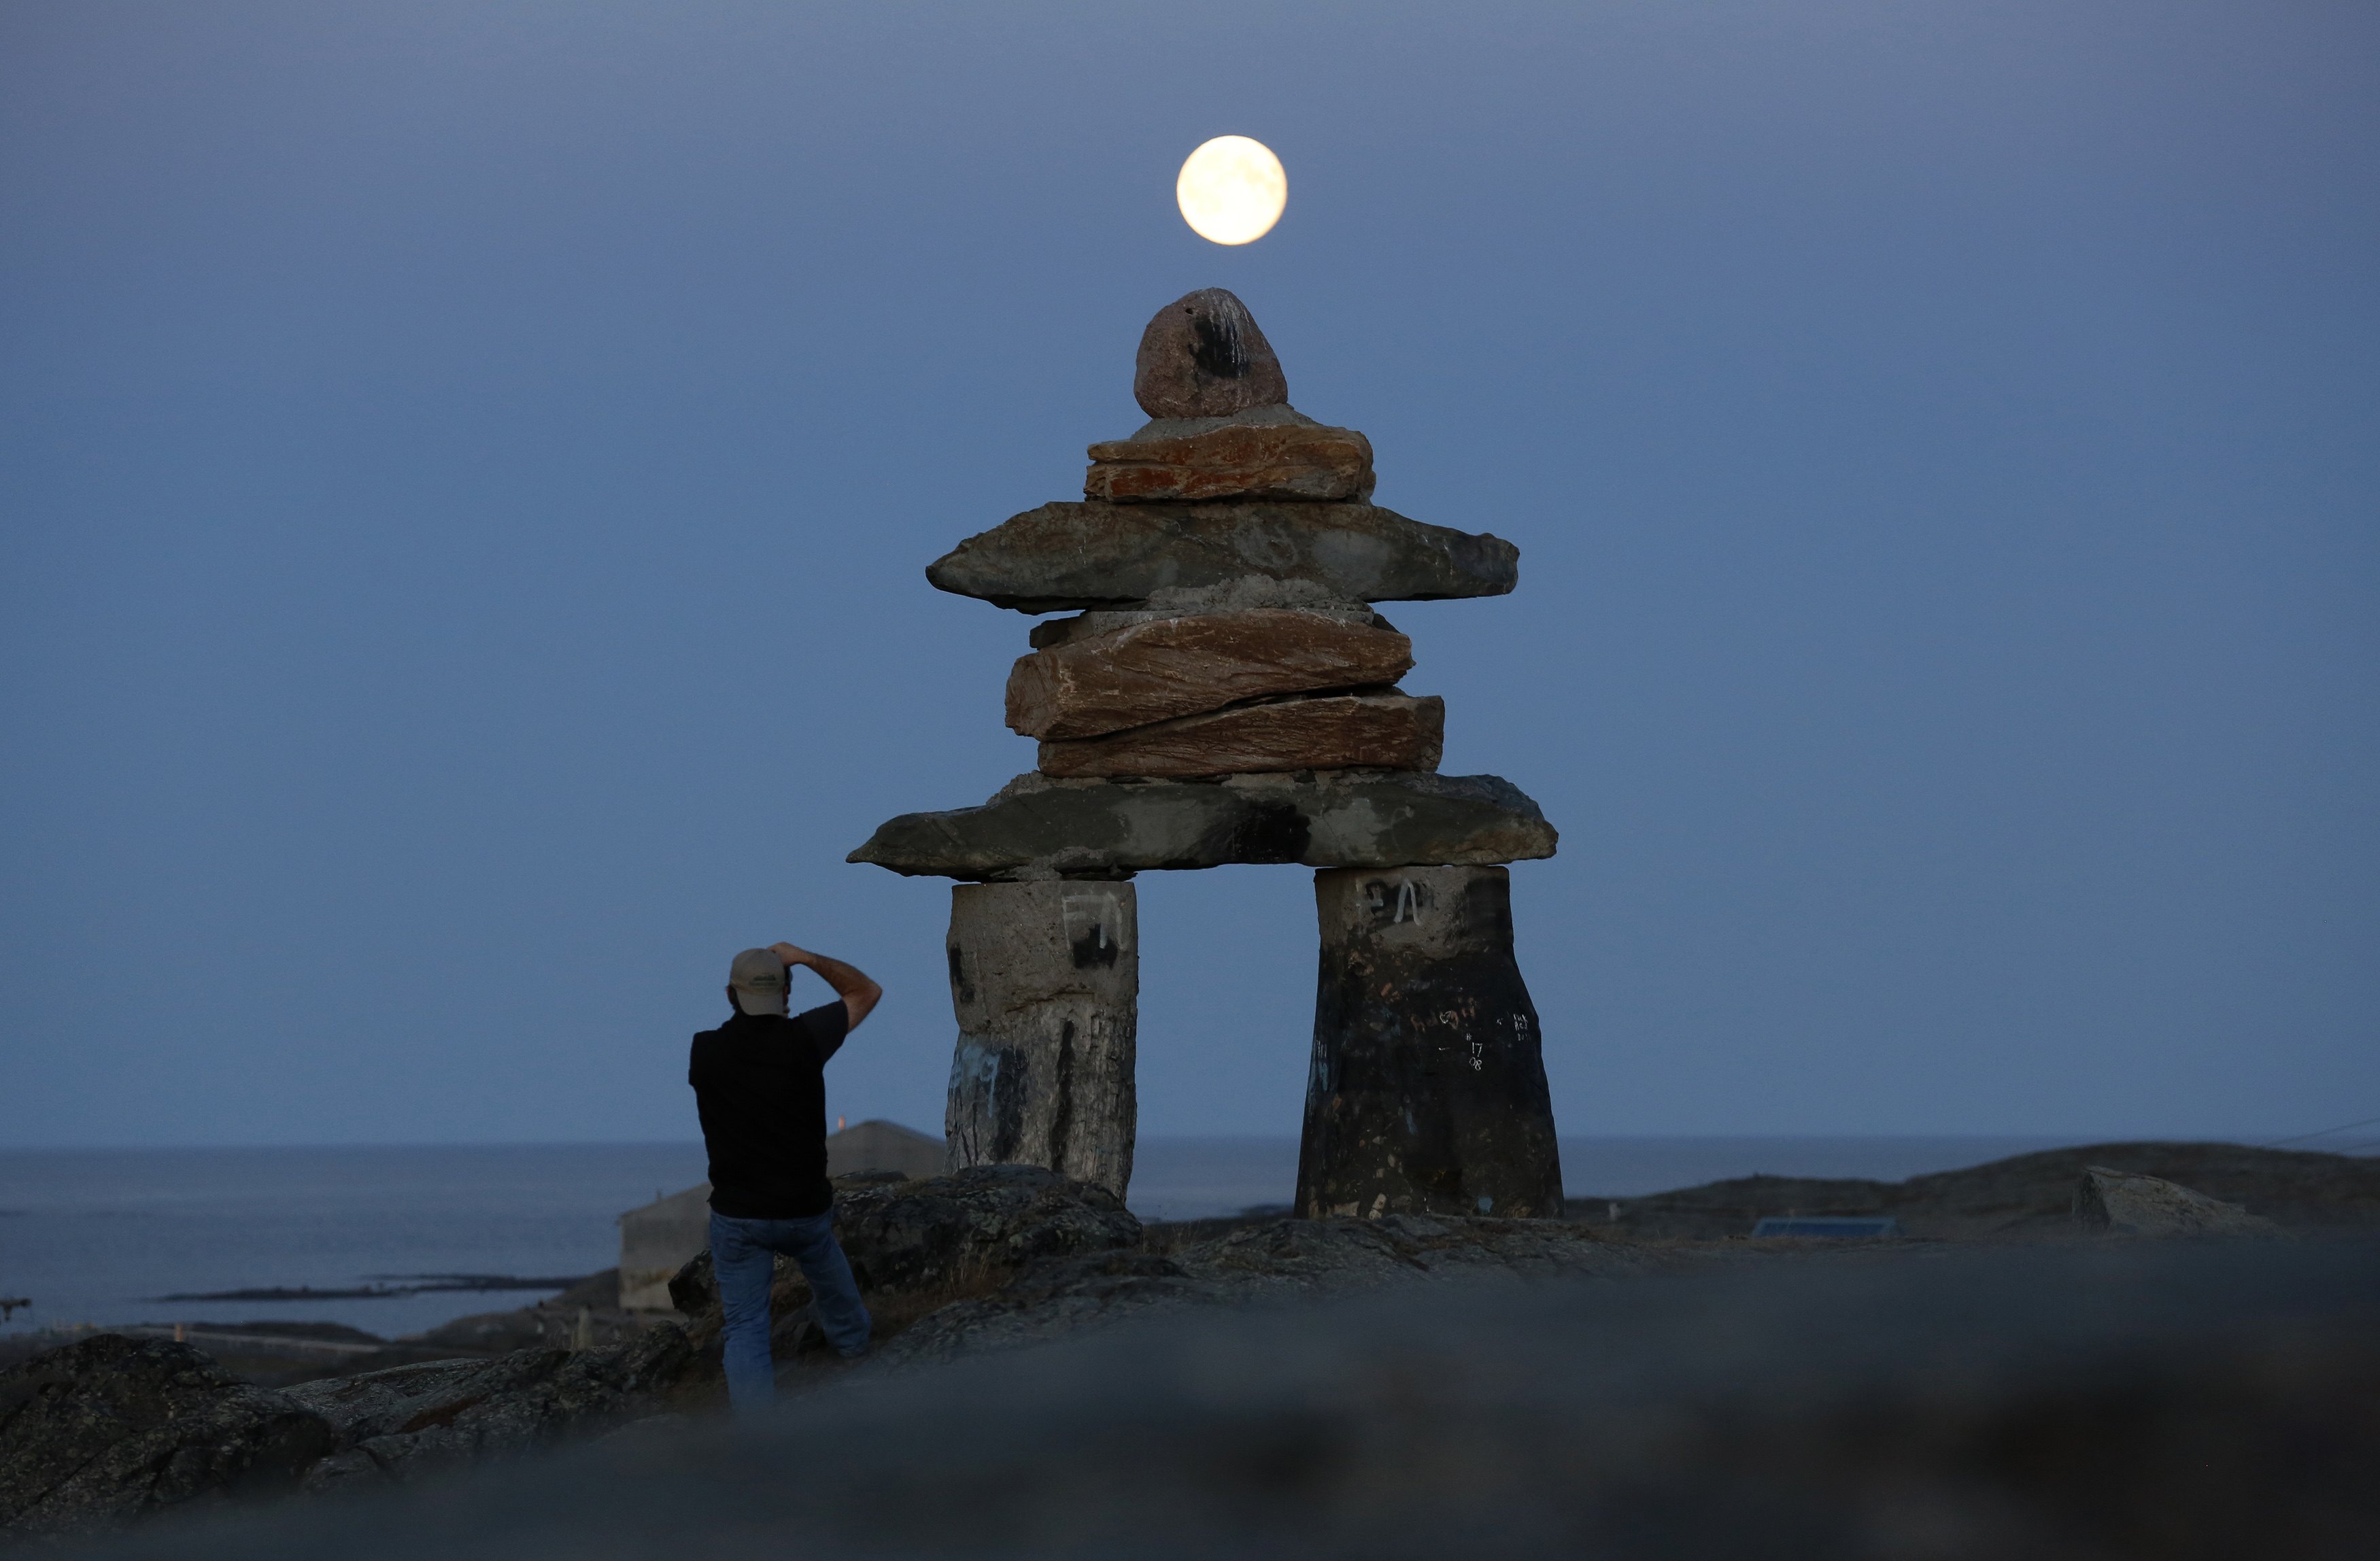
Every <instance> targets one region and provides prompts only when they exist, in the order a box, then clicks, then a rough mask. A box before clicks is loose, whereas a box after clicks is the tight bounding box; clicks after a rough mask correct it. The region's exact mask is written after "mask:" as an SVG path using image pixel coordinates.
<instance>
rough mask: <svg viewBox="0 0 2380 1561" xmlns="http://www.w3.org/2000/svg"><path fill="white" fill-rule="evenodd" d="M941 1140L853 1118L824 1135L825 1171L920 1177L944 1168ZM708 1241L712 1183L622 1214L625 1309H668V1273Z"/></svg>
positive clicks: (894, 1124) (622, 1297)
mask: <svg viewBox="0 0 2380 1561" xmlns="http://www.w3.org/2000/svg"><path fill="white" fill-rule="evenodd" d="M942 1153H943V1145H942V1141H941V1139H939V1138H929V1137H928V1136H927V1135H926V1134H924V1133H922V1132H917V1131H914V1130H912V1129H909V1128H905V1127H903V1126H902V1125H901V1124H900V1123H898V1122H886V1121H866V1122H856V1123H854V1124H852V1125H851V1126H850V1127H847V1128H845V1129H844V1130H843V1131H841V1132H833V1133H829V1134H828V1135H827V1140H826V1173H827V1175H829V1176H831V1177H832V1176H856V1175H857V1174H859V1173H860V1172H862V1171H899V1172H900V1173H901V1174H902V1175H903V1176H906V1177H913V1178H922V1177H929V1176H940V1175H941V1173H942ZM709 1245H710V1183H709V1182H707V1181H705V1182H702V1183H699V1184H698V1185H696V1186H693V1187H689V1188H687V1189H686V1191H685V1192H673V1193H671V1194H670V1195H669V1196H668V1197H666V1198H661V1199H657V1200H656V1201H654V1202H652V1203H650V1204H646V1205H645V1206H644V1207H642V1208H640V1209H630V1210H629V1211H628V1212H627V1213H625V1214H624V1215H622V1216H620V1306H621V1309H622V1310H624V1311H627V1312H667V1311H669V1310H670V1297H669V1282H670V1276H672V1275H674V1274H675V1273H676V1272H677V1271H678V1270H679V1269H681V1268H683V1267H685V1266H686V1260H687V1259H688V1258H691V1257H693V1256H694V1255H695V1254H696V1253H697V1252H701V1251H702V1250H703V1249H704V1248H705V1247H708V1246H709Z"/></svg>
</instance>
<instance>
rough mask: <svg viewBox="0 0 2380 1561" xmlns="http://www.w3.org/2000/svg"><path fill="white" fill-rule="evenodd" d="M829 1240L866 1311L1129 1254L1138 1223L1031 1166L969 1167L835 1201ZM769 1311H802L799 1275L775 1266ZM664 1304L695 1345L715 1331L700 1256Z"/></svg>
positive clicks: (710, 1290)
mask: <svg viewBox="0 0 2380 1561" xmlns="http://www.w3.org/2000/svg"><path fill="white" fill-rule="evenodd" d="M834 1230H835V1238H836V1240H839V1241H840V1242H841V1243H842V1245H843V1251H844V1256H846V1257H848V1258H849V1259H850V1260H851V1271H852V1275H853V1277H856V1279H857V1280H858V1281H859V1287H860V1289H861V1290H862V1291H864V1292H866V1293H867V1294H868V1298H869V1305H870V1306H871V1308H873V1307H874V1306H875V1304H876V1298H877V1296H878V1295H879V1293H880V1292H883V1291H923V1290H932V1289H940V1288H949V1287H966V1286H972V1285H977V1284H984V1283H987V1282H996V1281H998V1280H1002V1279H1005V1278H1007V1277H1010V1276H1012V1275H1014V1274H1015V1273H1016V1272H1018V1271H1019V1270H1021V1269H1023V1268H1025V1267H1026V1265H1030V1264H1032V1263H1034V1262H1037V1261H1038V1260H1041V1259H1044V1258H1055V1257H1071V1256H1074V1255H1076V1254H1078V1253H1082V1252H1104V1251H1108V1250H1110V1249H1113V1248H1123V1247H1132V1246H1136V1245H1138V1244H1139V1241H1140V1234H1141V1232H1140V1221H1138V1220H1137V1219H1135V1218H1134V1217H1133V1216H1132V1215H1131V1213H1130V1212H1129V1211H1127V1210H1126V1209H1125V1208H1124V1206H1123V1199H1121V1198H1118V1197H1117V1196H1116V1195H1115V1194H1114V1193H1112V1192H1108V1191H1107V1190H1106V1189H1105V1188H1101V1187H1094V1186H1089V1185H1087V1184H1086V1183H1083V1182H1078V1181H1073V1180H1068V1179H1067V1178H1065V1177H1063V1176H1061V1175H1059V1174H1058V1173H1057V1172H1055V1171H1051V1170H1045V1169H1043V1168H1040V1167H1038V1166H1014V1165H1011V1166H972V1167H969V1168H966V1169H965V1170H960V1171H955V1172H953V1173H952V1174H951V1175H949V1176H936V1177H929V1178H927V1179H926V1180H922V1181H894V1182H888V1183H884V1184H881V1185H880V1186H876V1187H870V1188H865V1189H861V1190H859V1191H856V1192H845V1193H844V1194H843V1195H841V1196H839V1197H838V1198H837V1199H836V1200H835V1205H834ZM778 1276H779V1277H778V1284H777V1288H776V1290H775V1292H774V1296H775V1301H774V1304H775V1308H776V1310H777V1311H778V1312H779V1313H781V1314H782V1313H784V1312H786V1311H788V1310H790V1309H792V1308H795V1307H799V1306H803V1305H807V1303H808V1301H809V1288H808V1286H807V1285H806V1284H804V1283H803V1281H802V1278H801V1271H800V1270H799V1269H797V1268H795V1267H794V1266H793V1265H791V1264H790V1263H787V1262H784V1261H783V1260H780V1261H779V1264H778ZM670 1300H671V1301H672V1302H673V1303H674V1305H675V1306H676V1307H677V1309H678V1310H679V1311H680V1312H683V1313H686V1315H687V1316H688V1317H690V1318H693V1319H694V1324H693V1326H692V1328H691V1330H690V1331H691V1333H692V1334H693V1336H694V1337H695V1339H696V1341H697V1342H698V1343H700V1342H702V1341H703V1340H704V1339H705V1338H707V1337H715V1336H716V1334H717V1331H718V1327H719V1286H718V1281H717V1279H716V1278H715V1277H713V1276H712V1273H711V1268H710V1252H703V1253H701V1254H700V1255H698V1257H696V1258H695V1259H694V1260H693V1261H692V1262H690V1263H688V1264H687V1265H686V1266H685V1267H684V1268H681V1269H679V1270H678V1272H677V1277H675V1278H674V1279H672V1280H671V1281H670Z"/></svg>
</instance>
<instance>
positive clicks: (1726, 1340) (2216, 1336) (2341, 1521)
mask: <svg viewBox="0 0 2380 1561" xmlns="http://www.w3.org/2000/svg"><path fill="white" fill-rule="evenodd" d="M1406 1257H1407V1254H1406V1253H1405V1252H1403V1248H1402V1246H1401V1245H1400V1246H1398V1247H1397V1248H1396V1250H1392V1251H1389V1252H1382V1253H1380V1254H1379V1261H1380V1262H1382V1263H1383V1264H1386V1265H1395V1266H1402V1265H1403V1261H1404V1260H1405V1259H1406ZM1174 1266H1175V1267H1177V1268H1180V1269H1182V1270H1184V1273H1183V1276H1182V1277H1181V1278H1175V1277H1172V1276H1171V1275H1168V1274H1166V1273H1164V1272H1163V1271H1162V1270H1156V1271H1153V1272H1146V1273H1141V1274H1135V1273H1132V1272H1123V1273H1111V1274H1109V1275H1107V1276H1106V1277H1105V1280H1106V1282H1107V1283H1108V1284H1109V1286H1110V1289H1111V1295H1112V1294H1114V1293H1115V1292H1116V1290H1117V1289H1120V1288H1121V1287H1123V1286H1129V1285H1133V1284H1135V1283H1136V1284H1140V1285H1142V1286H1144V1287H1147V1288H1158V1287H1163V1286H1168V1285H1179V1284H1183V1283H1185V1282H1189V1283H1195V1282H1196V1277H1195V1275H1193V1274H1192V1273H1191V1272H1190V1271H1189V1265H1186V1264H1183V1263H1181V1262H1180V1261H1179V1260H1178V1259H1176V1260H1175V1262H1174ZM1095 1282H1097V1281H1096V1280H1095V1278H1094V1277H1091V1276H1086V1275H1077V1276H1075V1277H1074V1278H1073V1279H1072V1280H1070V1281H1068V1282H1066V1283H1065V1285H1064V1287H1063V1288H1065V1289H1070V1290H1071V1291H1072V1293H1073V1294H1074V1295H1075V1297H1076V1298H1077V1300H1078V1302H1080V1301H1082V1298H1083V1296H1084V1292H1085V1290H1086V1289H1087V1286H1088V1285H1090V1284H1092V1283H1095ZM2375 1402H2380V1247H2375V1246H2374V1245H2373V1244H2371V1243H2369V1242H2364V1243H2359V1244H2355V1245H2351V1246H2350V1245H2344V1244H2332V1243H2317V1242H2306V1243H2302V1244H2299V1245H2293V1246H2283V1247H2268V1246H2264V1245H2262V1244H2259V1245H2257V1246H2256V1247H2254V1248H2253V1249H2252V1250H2242V1249H2240V1248H2239V1247H2236V1246H2231V1245H2228V1244H2227V1245H2201V1244H2196V1243H2191V1244H2184V1245H2180V1246H2176V1245H2171V1244H2151V1243H2140V1244H2133V1245H2129V1246H2123V1247H2117V1248H2113V1249H2110V1248H2107V1247H2105V1246H2102V1245H2099V1244H2096V1243H2094V1244H2091V1245H2088V1246H2071V1247H2064V1248H2052V1249H2034V1250H2030V1251H2010V1250H2007V1249H1993V1250H1986V1251H1980V1252H1954V1253H1940V1252H1937V1253H1935V1254H1934V1255H1930V1256H1925V1257H1922V1258H1921V1257H1916V1256H1913V1255H1908V1254H1905V1253H1904V1254H1901V1255H1899V1256H1896V1257H1893V1258H1889V1259H1876V1258H1873V1257H1857V1256H1840V1257H1830V1258H1827V1259H1823V1260H1816V1259H1814V1260H1808V1261H1797V1262H1792V1263H1770V1262H1752V1263H1746V1262H1730V1263H1725V1264H1720V1265H1715V1267H1714V1268H1713V1269H1711V1270H1709V1271H1705V1272H1701V1273H1697V1274H1693V1275H1690V1276H1682V1277H1657V1278H1651V1279H1645V1280H1641V1281H1631V1282H1625V1283H1613V1282H1609V1281H1608V1280H1603V1279H1598V1278H1587V1279H1581V1280H1556V1281H1554V1282H1551V1283H1545V1284H1519V1283H1514V1282H1512V1278H1510V1277H1502V1278H1498V1279H1496V1280H1495V1281H1494V1282H1492V1283H1488V1282H1483V1283H1480V1284H1477V1285H1472V1286H1459V1285H1455V1284H1431V1283H1415V1284H1407V1285H1398V1286H1391V1287H1390V1288H1388V1289H1383V1290H1381V1291H1378V1292H1377V1293H1375V1294H1371V1295H1367V1296H1363V1297H1358V1298H1355V1299H1354V1300H1352V1301H1339V1302H1333V1303H1326V1304H1323V1305H1318V1306H1296V1307H1286V1308H1264V1309H1257V1308H1199V1309H1196V1310H1194V1311H1183V1312H1178V1313H1177V1312H1171V1311H1169V1310H1168V1309H1166V1308H1163V1307H1161V1306H1160V1307H1158V1308H1155V1309H1153V1310H1152V1312H1151V1313H1150V1314H1149V1315H1148V1316H1147V1318H1146V1320H1143V1321H1138V1322H1132V1323H1127V1324H1125V1325H1123V1326H1119V1327H1115V1328H1111V1329H1106V1330H1102V1331H1099V1332H1096V1333H1094V1334H1092V1335H1091V1336H1090V1337H1083V1338H1078V1339H1075V1340H1072V1341H1069V1342H1066V1343H1062V1344H1058V1345H1054V1346H1051V1347H1049V1348H1042V1349H1018V1350H1009V1351H1002V1352H998V1353H992V1354H988V1355H984V1356H981V1357H979V1358H976V1359H971V1360H960V1361H956V1362H954V1363H953V1364H952V1365H950V1366H948V1367H946V1368H942V1369H938V1370H931V1371H917V1372H898V1373H884V1374H882V1375H878V1376H874V1377H872V1378H871V1377H869V1376H868V1375H867V1374H865V1373H864V1372H863V1373H851V1374H848V1375H845V1376H844V1377H842V1378H840V1379H839V1380H838V1386H835V1387H833V1388H831V1389H828V1390H826V1391H823V1392H820V1393H818V1394H815V1395H812V1396H809V1397H807V1398H804V1399H803V1400H802V1401H800V1402H799V1403H798V1404H797V1405H795V1406H794V1407H792V1408H791V1409H790V1410H789V1411H788V1412H786V1413H784V1414H783V1415H781V1416H779V1417H778V1418H777V1420H776V1421H775V1422H773V1423H768V1424H762V1425H747V1426H737V1425H735V1424H733V1423H729V1422H724V1421H721V1422H712V1423H707V1424H689V1425H686V1426H685V1427H684V1428H683V1431H684V1434H683V1435H681V1436H678V1437H674V1438H673V1437H662V1436H656V1437H650V1438H626V1437H622V1438H617V1439H614V1440H610V1441H605V1442H601V1443H597V1444H594V1445H592V1446H587V1447H584V1448H579V1449H575V1450H574V1451H573V1452H572V1453H571V1454H569V1455H567V1456H565V1457H562V1458H556V1459H553V1460H552V1461H550V1462H547V1463H545V1464H543V1465H542V1466H537V1467H523V1468H521V1469H519V1470H517V1471H510V1470H508V1471H507V1474H508V1476H509V1477H508V1478H506V1479H504V1480H502V1481H495V1480H486V1481H473V1482H456V1483H455V1484H453V1485H450V1486H448V1487H446V1488H444V1489H442V1490H439V1491H437V1492H435V1493H431V1492H424V1493H421V1494H419V1495H416V1496H410V1497H408V1498H407V1499H401V1500H398V1501H394V1502H390V1503H387V1504H385V1505H379V1504H376V1505H373V1506H371V1507H358V1506H353V1505H350V1504H345V1503H339V1504H331V1503H323V1504H312V1505H309V1506H303V1507H290V1508H288V1509H285V1510H284V1511H281V1512H278V1513H274V1514H273V1515H271V1517H270V1518H269V1519H251V1520H249V1521H247V1522H245V1523H242V1524H239V1525H237V1526H226V1527H223V1528H202V1529H198V1530H194V1531H178V1532H175V1533H172V1534H165V1533H158V1534H154V1535H152V1536H148V1537H147V1538H146V1539H144V1540H142V1541H140V1542H138V1543H136V1544H135V1545H134V1546H132V1547H130V1548H128V1549H126V1550H123V1551H119V1552H118V1553H117V1554H119V1555H124V1556H126V1557H127V1558H128V1561H129V1558H130V1557H133V1556H139V1557H144V1558H145V1557H151V1556H155V1557H168V1556H170V1557H172V1561H317V1558H319V1557H322V1556H336V1557H339V1558H340V1561H383V1558H387V1561H418V1558H419V1557H421V1556H425V1555H438V1556H441V1557H451V1558H453V1561H481V1558H487V1561H498V1558H501V1561H517V1558H519V1557H524V1556H544V1555H557V1556H589V1557H604V1558H609V1557H614V1556H617V1557H628V1556H653V1555H677V1554H681V1553H687V1552H691V1553H693V1554H697V1555H701V1556H704V1557H706V1558H710V1561H741V1558H742V1557H746V1556H751V1557H756V1558H757V1557H776V1556H782V1555H786V1554H788V1553H789V1552H797V1553H798V1554H800V1555H804V1556H824V1557H873V1556H944V1557H968V1558H972V1557H984V1558H987V1561H988V1558H990V1557H1014V1556H1026V1555H1031V1556H1048V1557H1062V1558H1071V1557H1077V1556H1080V1557H1094V1556H1096V1557H1114V1556H1121V1555H1131V1556H1155V1557H1160V1558H1166V1557H1191V1556H1197V1557H1207V1556H1218V1557H1220V1556H1230V1557H1235V1558H1237V1557H1258V1558H1270V1557H1281V1558H1288V1557H1298V1558H1301V1561H1306V1558H1319V1561H1342V1558H1344V1561H1354V1558H1357V1557H1361V1558H1364V1561H1405V1558H1408V1557H1410V1558H1413V1561H1446V1558H1448V1557H1456V1556H1473V1555H1499V1556H1503V1555H1510V1556H1536V1555H1574V1556H1594V1557H1598V1558H1607V1561H1676V1558H1679V1557H1705V1556H1730V1557H1731V1556H1745V1557H1758V1558H1762V1561H1920V1558H1922V1561H2007V1558H2010V1557H2026V1558H2032V1557H2041V1558H2045V1561H2217V1558H2229V1557H2238V1556H2254V1557H2259V1558H2262V1557H2307V1558H2338V1561H2346V1558H2348V1557H2359V1556H2366V1555H2373V1554H2374V1553H2375V1550H2380V1482H2374V1479H2373V1477H2372V1470H2373V1469H2374V1467H2375V1466H2380V1417H2375V1416H2374V1413H2373V1408H2372V1407H2373V1405H2374V1403H2375Z"/></svg>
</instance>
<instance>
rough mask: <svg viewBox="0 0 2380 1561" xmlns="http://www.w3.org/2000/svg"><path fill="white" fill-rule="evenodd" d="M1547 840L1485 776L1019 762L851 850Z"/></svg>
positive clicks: (1490, 852) (985, 873) (1419, 851)
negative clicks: (1123, 774)
mask: <svg viewBox="0 0 2380 1561" xmlns="http://www.w3.org/2000/svg"><path fill="white" fill-rule="evenodd" d="M1556 843H1557V837H1556V835H1555V833H1554V829H1553V826H1552V825H1550V824H1548V823H1547V822H1546V818H1545V815H1544V814H1543V813H1541V812H1539V811H1538V809H1537V805H1536V803H1534V802H1531V801H1530V800H1529V799H1528V797H1527V796H1526V795H1524V793H1522V791H1521V789H1520V788H1519V787H1517V786H1515V785H1513V784H1512V782H1511V781H1509V780H1504V779H1503V778H1502V777H1500V776H1495V775H1435V774H1428V773H1424V772H1417V771H1404V772H1397V771H1378V770H1335V771H1323V772H1321V773H1318V774H1314V775H1305V774H1295V775H1233V776H1226V777H1224V778H1222V779H1221V780H1058V779H1054V778H1052V777H1050V776H1044V775H1020V776H1018V777H1017V778H1016V779H1015V780H1012V781H1010V782H1009V783H1008V784H1007V785H1006V786H1004V787H1002V789H1001V790H1000V792H999V793H998V794H996V795H995V796H993V797H992V799H991V800H990V802H988V803H986V804H984V805H982V806H981V807H964V808H958V809H956V810H954V811H952V812H948V813H905V814H903V815H902V816H901V817H897V818H893V819H889V820H887V821H886V822H885V823H884V824H882V825H880V826H879V827H878V829H877V830H876V833H875V834H874V835H872V836H870V837H869V838H868V843H867V844H866V845H863V846H861V847H860V848H859V849H858V850H856V851H855V852H853V853H851V855H850V857H849V858H848V860H850V861H853V862H870V863H874V864H875V865H877V866H880V867H887V868H890V869H891V870H892V871H893V872H896V873H905V874H910V875H939V876H941V877H952V878H974V879H986V880H999V879H1020V878H1052V877H1085V878H1096V877H1126V876H1129V875H1130V874H1133V873H1136V872H1143V871H1149V870H1155V869H1169V868H1196V867H1220V866H1224V865H1229V864H1232V863H1240V862H1246V863H1292V862H1294V863H1302V864H1304V865H1306V866H1309V867H1403V866H1411V865H1418V864H1427V863H1450V864H1461V865H1488V864H1492V863H1500V862H1517V861H1523V860H1526V859H1531V858H1536V857H1543V856H1551V855H1552V854H1553V853H1554V847H1555V845H1556Z"/></svg>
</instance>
